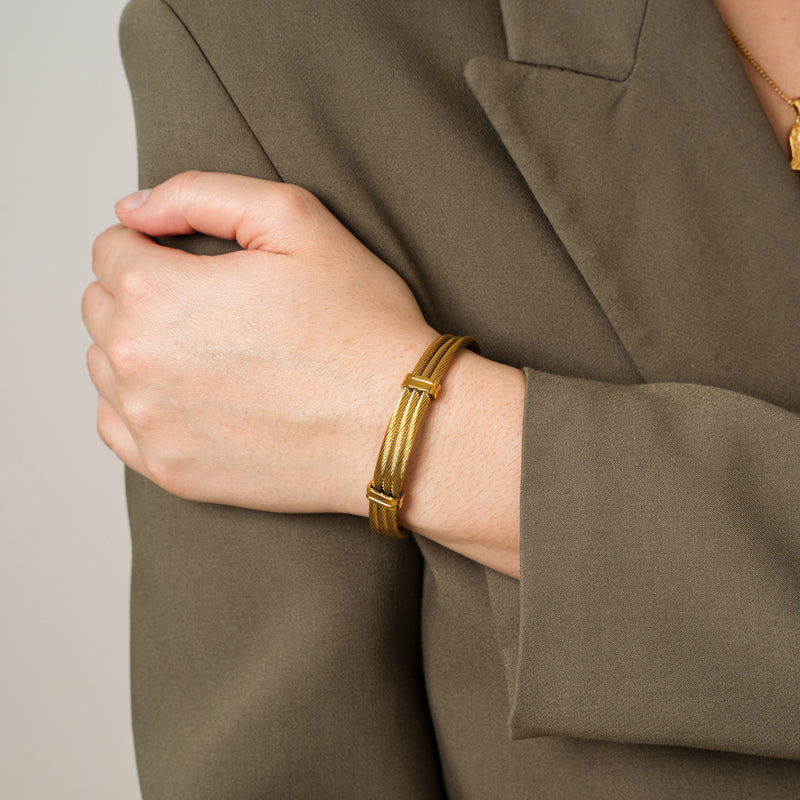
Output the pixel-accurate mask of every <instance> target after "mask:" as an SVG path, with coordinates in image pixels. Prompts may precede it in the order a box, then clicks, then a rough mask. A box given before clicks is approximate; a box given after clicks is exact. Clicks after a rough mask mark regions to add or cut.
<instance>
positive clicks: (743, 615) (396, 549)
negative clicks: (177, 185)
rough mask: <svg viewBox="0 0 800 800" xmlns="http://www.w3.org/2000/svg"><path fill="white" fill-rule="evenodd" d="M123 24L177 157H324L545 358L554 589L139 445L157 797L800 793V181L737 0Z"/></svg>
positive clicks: (424, 293) (549, 564)
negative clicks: (266, 503)
mask: <svg viewBox="0 0 800 800" xmlns="http://www.w3.org/2000/svg"><path fill="white" fill-rule="evenodd" d="M121 41H122V51H123V57H124V61H125V66H126V70H127V72H128V76H129V80H130V84H131V89H132V94H133V100H134V106H135V110H136V124H137V136H138V142H139V158H140V181H141V184H142V185H143V186H151V185H153V184H155V183H157V182H159V181H161V180H164V179H165V178H167V177H168V176H170V175H172V174H174V173H176V172H179V171H181V170H184V169H189V168H199V169H209V170H219V171H230V172H237V173H242V174H247V175H252V176H256V177H263V178H271V179H278V180H284V181H288V182H292V183H297V184H300V185H302V186H305V187H306V188H308V189H309V190H311V191H312V192H314V193H315V194H317V195H318V196H319V197H320V198H321V199H322V200H323V202H325V204H326V205H327V206H328V207H329V208H330V209H331V211H333V213H334V214H336V216H337V217H338V218H339V219H340V220H341V221H342V222H343V223H344V224H345V225H347V226H348V228H350V230H352V231H353V232H354V233H355V234H356V235H357V236H358V237H359V238H360V239H361V240H362V241H363V242H364V243H365V244H366V245H367V246H368V247H370V249H372V250H373V251H374V252H376V253H377V254H378V255H379V256H381V257H382V258H383V259H384V260H385V261H387V263H389V264H391V265H392V267H394V268H395V269H396V270H397V271H398V272H399V273H400V274H401V275H402V276H403V277H404V278H405V280H406V281H407V282H408V283H409V285H410V286H411V288H412V289H413V291H414V292H415V295H416V297H417V298H418V300H419V302H420V305H421V307H422V309H423V311H424V312H425V314H426V316H427V318H428V319H429V321H430V322H431V324H432V325H434V326H435V327H437V328H438V329H439V330H442V331H448V332H453V333H464V334H469V335H472V336H474V337H475V338H476V339H477V340H478V341H479V342H480V344H481V349H482V352H483V354H484V355H486V356H488V357H490V358H493V359H495V360H498V361H502V362H504V363H508V364H512V365H516V366H519V367H522V368H525V371H526V380H527V396H526V411H525V427H524V453H523V480H522V506H521V525H522V528H521V531H522V567H521V571H522V577H521V581H520V582H519V583H518V582H516V581H512V580H510V579H508V578H505V577H504V576H501V575H498V574H496V573H493V572H492V571H490V570H487V569H485V568H483V567H481V566H480V565H477V564H475V563H473V562H470V561H468V560H466V559H464V558H462V557H460V556H458V555H456V554H454V553H452V552H450V551H447V550H445V549H444V548H442V547H439V546H438V545H436V544H434V543H432V542H430V541H426V540H424V539H421V538H415V539H414V540H408V541H405V542H402V543H397V542H390V541H383V540H380V539H378V538H377V537H374V536H372V535H371V534H370V532H369V528H368V524H367V522H366V520H365V519H363V518H350V517H344V516H335V515H306V516H289V515H276V514H266V513H260V512H252V511H246V510H242V509H234V508H229V507H219V506H210V505H203V504H197V503H190V502H186V501H183V500H179V499H177V498H175V497H173V496H171V495H169V494H167V493H165V492H163V491H161V490H160V489H158V488H157V487H155V486H153V485H152V484H150V483H149V482H147V481H146V480H144V479H143V478H141V477H140V476H138V475H135V474H133V473H129V475H128V499H129V509H130V517H131V529H132V536H133V553H134V563H133V582H132V678H133V714H134V732H135V739H136V749H137V759H138V764H139V772H140V776H141V784H142V790H143V796H144V798H145V800H162V799H163V800H166V799H167V798H169V800H184V798H185V799H186V800H189V798H191V800H205V799H206V798H208V800H211V799H212V798H213V800H225V799H226V798H230V799H231V800H233V798H236V799H237V800H241V799H242V798H265V797H279V798H348V799H350V798H352V799H353V800H357V798H391V799H392V800H395V799H396V800H404V798H408V799H409V800H411V798H414V799H415V800H419V799H422V800H424V799H425V798H445V797H446V798H450V800H459V799H461V798H464V799H467V798H469V799H470V800H478V799H480V800H486V799H487V798H504V800H505V799H506V798H507V799H509V800H515V799H516V798H520V800H521V799H522V798H543V799H545V800H551V799H553V800H555V799H558V800H561V799H562V798H563V799H564V800H586V799H587V798H592V799H593V800H594V799H595V798H597V799H598V800H604V799H605V798H608V800H627V799H630V800H633V799H634V798H654V799H655V800H661V799H662V798H663V799H664V800H666V799H667V798H697V799H698V800H700V799H701V798H702V799H703V800H709V799H711V800H713V799H714V798H726V800H727V799H728V798H731V799H732V800H737V798H752V797H759V798H761V797H763V798H787V800H788V798H796V797H797V796H798V795H800V763H799V762H798V759H800V692H798V686H800V667H798V664H800V600H799V599H798V584H799V583H800V581H799V580H798V576H799V575H800V534H799V533H798V531H800V511H799V510H798V509H800V485H799V484H798V480H797V478H798V475H800V420H798V417H797V411H798V410H800V369H798V367H799V366H800V356H799V355H798V353H800V325H798V324H797V322H798V317H800V314H799V313H798V310H797V309H798V307H799V305H800V270H798V268H797V267H798V264H797V253H798V252H800V228H798V226H797V224H796V223H797V220H798V214H799V213H800V186H798V184H797V176H796V175H794V174H792V172H791V171H790V170H789V168H788V165H787V164H786V162H785V160H784V159H783V154H782V152H781V149H780V146H779V144H778V142H777V141H776V139H775V136H774V133H773V132H772V129H771V128H770V126H769V123H768V122H767V121H766V118H765V117H764V115H763V112H762V111H761V108H760V106H759V104H758V101H757V99H756V98H755V95H754V94H753V92H752V88H751V87H750V84H749V82H748V79H747V77H746V75H745V74H744V72H743V71H742V69H741V67H740V65H739V63H738V60H737V56H736V52H735V49H734V48H733V46H732V44H731V43H730V41H729V40H728V37H727V33H726V32H725V29H724V27H723V26H722V23H721V20H720V19H719V16H718V14H717V12H716V11H715V9H714V7H713V5H712V3H711V2H710V0H703V1H702V2H698V1H697V0H677V1H676V0H670V2H667V0H649V2H646V1H645V0H626V2H624V3H612V2H600V3H599V2H590V0H535V1H534V0H499V2H498V0H475V1H474V2H469V3H465V2H463V0H437V1H436V2H430V0H409V1H408V2H403V3H390V2H382V1H378V2H376V0H351V1H350V2H348V3H335V2H327V0H322V2H320V1H319V0H317V1H316V2H313V3H311V2H307V1H306V0H293V2H289V0H286V2H259V1H258V0H217V1H216V2H212V0H169V1H168V2H164V0H133V2H132V3H131V4H130V5H129V6H128V7H127V9H126V12H125V14H124V17H123V21H122V27H121ZM172 243H173V244H175V245H176V246H180V247H184V248H186V249H190V250H192V251H194V252H212V253H213V252H222V251H223V250H225V249H228V248H229V247H230V245H229V244H228V243H222V242H217V241H213V240H208V239H205V238H203V237H189V238H186V239H183V240H175V241H173V242H172ZM247 301H248V299H247V298H243V302H247ZM404 371H407V368H406V367H404V366H403V365H398V375H399V377H402V374H401V373H404ZM368 478H369V476H364V477H363V481H364V483H365V484H366V481H367V480H368ZM354 480H362V478H360V477H358V476H354Z"/></svg>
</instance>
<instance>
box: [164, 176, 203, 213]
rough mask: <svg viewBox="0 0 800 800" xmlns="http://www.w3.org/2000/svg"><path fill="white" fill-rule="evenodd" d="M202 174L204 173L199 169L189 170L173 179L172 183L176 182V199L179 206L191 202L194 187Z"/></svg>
mask: <svg viewBox="0 0 800 800" xmlns="http://www.w3.org/2000/svg"><path fill="white" fill-rule="evenodd" d="M202 174H203V172H202V171H201V170H199V169H189V170H186V171H185V172H180V173H178V174H177V175H176V176H175V177H174V178H172V179H171V182H174V191H175V197H176V198H177V200H178V203H179V205H180V204H181V203H185V202H189V201H190V200H191V197H192V193H193V187H194V185H195V184H196V183H197V181H198V179H199V178H200V177H201V175H202Z"/></svg>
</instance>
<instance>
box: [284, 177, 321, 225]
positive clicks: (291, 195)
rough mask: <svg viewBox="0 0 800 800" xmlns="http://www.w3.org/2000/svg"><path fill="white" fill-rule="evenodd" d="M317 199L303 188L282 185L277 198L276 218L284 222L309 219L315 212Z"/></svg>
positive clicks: (286, 184)
mask: <svg viewBox="0 0 800 800" xmlns="http://www.w3.org/2000/svg"><path fill="white" fill-rule="evenodd" d="M317 203H318V200H317V198H316V197H315V196H314V195H313V194H311V192H309V191H308V190H307V189H304V188H303V187H302V186H297V185H295V184H292V183H284V184H281V186H280V188H279V190H278V192H277V193H276V196H275V212H276V216H277V217H278V218H279V219H280V220H281V221H283V222H288V223H292V222H297V221H298V220H300V221H302V220H305V219H308V218H309V217H310V216H311V215H312V214H313V213H314V211H315V209H316V205H317Z"/></svg>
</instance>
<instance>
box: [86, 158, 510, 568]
mask: <svg viewBox="0 0 800 800" xmlns="http://www.w3.org/2000/svg"><path fill="white" fill-rule="evenodd" d="M117 214H118V216H119V219H120V221H121V222H122V225H118V226H115V227H113V228H110V229H109V230H108V231H106V232H105V233H103V234H102V235H101V236H99V237H98V239H97V241H96V244H95V248H94V253H93V270H94V272H95V275H96V276H97V281H96V282H94V283H92V284H91V285H90V286H89V287H88V288H87V290H86V292H85V295H84V299H83V315H84V320H85V323H86V326H87V328H88V330H89V333H90V334H91V337H92V339H93V344H92V345H91V347H90V349H89V353H88V364H89V372H90V374H91V376H92V380H93V381H94V383H95V385H96V387H97V389H98V392H99V401H98V402H99V405H98V418H97V424H98V432H99V434H100V436H101V438H102V439H103V441H105V442H106V443H107V444H108V445H109V447H111V449H112V450H113V451H114V452H115V453H116V454H117V455H118V456H119V457H120V458H121V459H122V461H124V462H125V463H126V464H127V465H128V466H129V467H131V468H132V469H134V470H136V471H137V472H139V473H141V474H143V475H145V476H146V477H148V478H150V479H151V480H153V481H154V482H155V483H157V484H158V485H159V486H161V487H162V488H164V489H166V490H168V491H170V492H172V493H173V494H176V495H178V496H180V497H184V498H187V499H191V500H198V501H205V502H215V503H224V504H228V505H235V506H240V507H245V508H254V509H261V510H269V511H279V512H294V513H304V512H339V513H346V514H356V515H366V513H367V501H366V498H365V495H364V490H365V486H366V483H367V481H368V480H369V478H370V476H371V474H372V471H373V469H374V464H375V460H376V457H377V453H378V449H379V448H380V443H381V440H382V438H383V434H384V431H385V428H386V424H387V423H388V420H389V417H390V416H391V412H392V408H393V406H394V403H395V402H396V400H397V397H398V395H399V392H400V382H401V380H402V377H403V375H404V374H405V373H406V372H408V371H409V370H410V369H411V368H412V367H413V365H414V363H415V362H416V360H417V358H418V357H419V355H420V354H421V353H422V352H423V350H424V349H425V348H426V347H427V345H428V344H429V343H430V342H431V341H432V340H433V339H434V338H435V337H436V335H437V333H436V331H434V330H433V329H432V328H431V327H430V326H429V325H428V324H427V322H426V321H425V319H424V318H423V316H422V314H421V312H420V310H419V307H418V305H417V303H416V301H415V300H414V297H413V295H412V294H411V292H410V290H409V289H408V287H407V286H406V284H405V283H404V282H403V281H402V279H401V278H400V277H399V276H398V275H397V274H396V273H395V272H394V271H393V270H392V269H390V268H389V267H388V266H387V265H386V264H384V263H383V262H382V261H380V259H378V258H377V257H376V256H375V255H373V254H372V253H371V252H370V251H369V250H367V249H366V248H365V247H364V246H363V245H361V244H360V243H359V242H358V240H356V239H355V238H354V237H353V236H352V235H351V234H350V233H349V232H348V231H347V230H346V229H345V228H344V227H343V226H342V225H341V224H340V223H339V222H338V221H337V220H336V219H335V218H334V217H333V216H332V215H331V214H330V213H329V212H328V211H327V210H326V209H325V208H324V206H323V205H322V204H321V203H320V202H319V201H318V200H317V199H316V198H315V197H314V196H313V195H312V194H310V193H309V192H307V191H305V190H303V189H301V188H299V187H296V186H290V185H286V184H281V183H274V182H270V181H259V180H255V179H251V178H243V177H239V176H233V175H223V174H215V173H201V172H189V173H184V174H182V175H178V176H176V177H175V178H172V179H170V180H169V181H167V182H166V183H164V184H162V185H160V186H158V187H156V188H155V189H154V190H153V191H152V192H151V193H149V195H148V194H147V193H142V192H137V193H136V194H134V195H131V196H130V197H128V198H125V199H124V200H122V201H120V203H119V204H118V205H117ZM193 232H201V233H206V234H210V235H213V236H216V237H219V238H223V239H235V240H237V241H238V243H239V245H240V246H241V247H242V248H243V249H242V250H241V251H237V252H234V253H229V254H226V255H221V256H213V257H212V256H195V255H190V254H187V253H184V252H182V251H177V250H174V249H171V248H167V247H163V246H161V245H159V244H157V243H155V242H154V241H153V239H152V238H150V237H154V236H166V235H178V234H188V233H193ZM457 333H469V331H465V332H460V331H459V332H457ZM524 395H525V390H524V378H523V375H522V373H521V372H520V371H519V370H517V369H515V368H513V367H509V366H505V365H502V364H498V363H496V362H493V361H490V360H488V359H485V358H482V357H480V356H478V355H475V354H473V353H463V354H461V355H460V356H459V357H458V358H457V359H456V362H455V363H454V365H453V366H452V367H451V369H450V370H449V371H448V375H447V377H446V379H445V381H444V384H443V389H442V392H441V394H440V396H439V399H438V400H437V401H436V403H435V404H434V406H433V407H432V410H431V413H430V414H429V415H428V418H427V419H426V420H425V424H424V426H423V429H422V433H421V435H420V437H418V440H417V442H416V444H415V447H414V450H413V452H412V460H411V462H410V464H409V473H408V477H407V481H406V497H407V500H406V504H405V505H404V507H403V510H402V512H401V513H402V516H401V523H402V524H403V525H405V526H406V527H408V528H410V529H411V530H414V531H416V532H418V533H420V534H422V535H424V536H426V537H428V538H430V539H433V540H434V541H436V542H438V543H439V544H442V545H444V546H446V547H449V548H450V549H453V550H455V551H457V552H459V553H461V554H462V555H465V556H467V557H468V558H471V559H473V560H476V561H478V562H480V563H483V564H485V565H487V566H490V567H492V568H493V569H495V570H497V571H499V572H503V573H505V574H507V575H510V576H513V577H519V484H520V461H521V447H522V444H521V443H522V416H523V404H524Z"/></svg>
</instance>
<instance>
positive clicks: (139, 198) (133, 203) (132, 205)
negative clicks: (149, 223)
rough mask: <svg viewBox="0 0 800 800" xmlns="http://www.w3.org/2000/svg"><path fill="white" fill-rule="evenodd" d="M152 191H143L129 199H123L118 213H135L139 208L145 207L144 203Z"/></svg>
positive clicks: (119, 203) (118, 207)
mask: <svg viewBox="0 0 800 800" xmlns="http://www.w3.org/2000/svg"><path fill="white" fill-rule="evenodd" d="M150 191H151V190H150V189H142V190H141V191H139V192H134V193H133V194H129V195H128V196H127V197H123V198H122V200H120V201H119V202H118V203H117V211H135V210H136V209H137V208H139V207H141V206H143V205H144V201H145V200H147V198H148V196H149V194H150Z"/></svg>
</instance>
